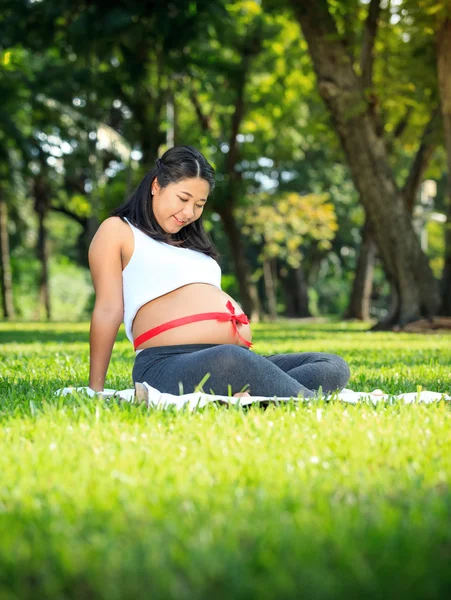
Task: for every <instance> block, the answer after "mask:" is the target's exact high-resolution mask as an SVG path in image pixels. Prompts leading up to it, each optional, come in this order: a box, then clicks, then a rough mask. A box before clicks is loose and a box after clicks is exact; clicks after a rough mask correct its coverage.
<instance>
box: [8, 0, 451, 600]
mask: <svg viewBox="0 0 451 600" xmlns="http://www.w3.org/2000/svg"><path fill="white" fill-rule="evenodd" d="M450 72H451V15H450V7H449V2H447V1H446V0H440V1H434V0H417V1H414V0H371V1H370V2H362V1H360V0H346V1H341V2H340V1H337V0H328V1H326V0H305V1H300V0H299V1H295V0H291V1H289V0H287V1H286V2H282V1H277V0H267V1H266V2H257V1H243V2H240V1H238V2H224V1H222V0H197V1H196V0H183V1H182V0H172V1H169V2H158V1H155V0H153V1H147V0H146V1H143V0H135V1H133V0H127V1H123V2H120V1H118V0H110V1H109V2H103V1H101V0H83V1H82V0H60V1H58V2H56V1H55V0H0V225H1V226H0V241H1V277H2V285H1V290H2V309H3V318H1V317H0V319H1V320H0V599H1V600H17V599H18V598H20V599H21V600H26V599H30V600H35V599H36V598H45V599H47V600H69V599H77V600H78V599H82V600H86V599H90V598H95V599H100V600H122V599H124V598H143V599H145V600H147V599H148V598H152V599H153V600H160V599H161V600H188V599H189V600H204V599H205V600H210V599H211V598H216V599H218V600H222V599H224V600H228V599H229V598H233V600H241V599H243V600H248V599H249V598H258V600H272V599H273V598H284V599H293V600H294V599H297V598H299V597H305V598H315V600H316V599H321V600H329V599H330V600H341V599H343V600H348V599H349V598H365V599H369V600H373V599H374V600H380V598H387V599H388V598H390V599H391V598H393V599H394V600H400V599H406V600H424V599H425V598H427V599H429V600H435V599H437V600H442V599H443V598H449V597H450V595H451V570H450V568H449V562H450V557H451V528H450V527H449V523H450V519H451V436H450V435H449V431H450V424H451V411H450V403H449V400H446V399H445V398H444V397H442V399H441V400H440V401H437V402H433V403H431V404H425V403H421V402H413V403H412V404H405V403H404V402H403V400H402V399H399V398H397V396H398V395H399V394H401V393H402V392H420V391H421V389H423V390H432V391H434V392H438V394H443V395H444V394H450V392H451V370H450V364H451V344H450V343H449V342H450V334H449V331H444V330H443V329H432V327H434V328H435V326H443V325H444V324H446V322H447V319H449V316H450V303H449V299H450V294H449V292H450V273H451V269H450V260H449V258H450V249H451V238H450V229H449V223H450V216H449V215H450V198H451V193H450V185H451V184H450V178H449V173H450V172H451V165H450V157H451V89H450V86H451V78H450V76H449V74H450ZM173 144H192V145H194V146H196V147H198V148H199V149H200V150H201V151H202V152H203V153H204V154H205V156H206V157H207V159H209V160H210V161H211V162H212V163H213V164H214V166H215V168H216V172H217V180H218V185H217V188H216V189H215V192H214V194H213V196H212V197H211V198H210V199H209V201H208V203H207V206H208V210H206V214H205V222H206V227H207V229H208V230H209V233H210V235H211V236H212V238H213V240H214V242H215V244H216V245H217V246H218V248H219V251H220V253H221V266H222V268H223V282H222V283H223V287H224V289H225V290H226V291H228V292H229V293H231V294H232V295H233V296H234V297H235V298H237V299H238V300H239V301H240V302H241V303H242V305H243V308H245V309H246V312H247V313H248V314H250V315H252V320H253V333H254V337H253V341H254V342H255V346H254V350H255V352H257V353H259V354H274V353H284V352H304V351H307V352H309V351H323V352H332V353H336V354H339V355H340V356H342V357H343V358H344V359H345V360H346V361H347V362H348V364H349V365H350V369H351V379H350V381H349V383H348V384H347V387H348V388H351V389H352V390H363V391H366V392H370V391H372V390H374V389H375V388H380V389H382V390H383V391H384V392H386V393H387V394H388V395H389V397H388V398H385V399H384V400H383V401H380V402H378V403H375V402H374V398H373V399H370V398H367V399H363V400H362V401H360V402H359V403H358V404H357V405H351V404H346V403H344V402H342V401H340V400H339V399H338V398H337V397H336V396H333V397H332V398H329V399H327V400H326V399H324V398H321V397H320V398H318V399H315V400H314V401H311V402H302V401H301V400H294V401H290V402H287V403H280V404H279V405H276V404H272V405H270V406H269V407H268V408H266V410H264V409H263V408H262V407H259V406H258V405H255V406H252V407H251V408H249V409H248V410H244V409H241V408H240V407H237V408H229V409H227V408H225V407H223V406H221V407H219V406H217V405H216V404H211V405H209V406H207V407H206V408H205V409H202V410H195V411H193V412H189V411H181V412H175V411H171V410H159V409H157V408H153V407H147V406H145V405H144V404H140V405H138V404H136V403H126V402H119V401H117V400H116V399H110V400H109V401H106V400H104V399H103V398H99V397H94V398H89V397H87V396H85V395H83V394H81V393H80V394H77V393H72V394H70V395H68V396H59V395H56V394H55V391H56V390H57V389H58V388H62V387H64V386H86V385H87V383H88V373H89V344H88V337H89V316H90V310H91V308H92V305H93V302H94V297H93V293H92V285H91V282H90V277H89V271H88V267H87V250H88V246H89V243H90V240H91V238H92V236H93V234H94V233H95V231H96V229H97V227H98V225H99V223H100V222H101V221H102V220H103V219H104V218H106V217H107V216H108V214H109V212H110V211H111V210H112V209H113V208H114V207H116V206H117V205H118V204H120V203H121V202H122V201H123V200H124V199H125V198H126V197H127V196H128V195H129V194H130V192H131V191H132V190H133V188H134V186H135V185H136V184H137V182H138V181H139V180H140V178H141V177H142V176H143V175H144V173H145V172H146V171H147V170H148V169H149V168H150V167H151V166H153V164H154V160H155V159H156V157H157V156H158V155H161V154H162V152H164V150H165V149H166V148H168V147H170V146H172V145H173ZM447 224H448V225H447ZM446 226H447V227H448V228H447V229H446ZM309 315H311V316H312V317H314V318H308V317H309ZM430 316H433V318H434V320H433V322H431V321H428V320H427V319H424V317H430ZM420 324H422V326H421V327H420ZM424 326H425V327H426V329H425V328H424ZM409 328H410V329H412V328H414V329H415V330H416V331H415V332H412V331H407V330H408V329H409ZM375 329H380V331H375ZM400 329H403V331H400ZM387 330H388V331H387ZM133 357H134V352H133V348H132V346H131V344H130V343H129V341H128V340H127V339H126V338H125V335H124V333H123V331H120V332H119V335H118V337H117V340H116V343H115V347H114V351H113V355H112V360H111V363H110V369H109V371H108V375H107V381H106V386H107V387H111V388H115V389H123V388H127V387H130V386H131V367H132V364H133Z"/></svg>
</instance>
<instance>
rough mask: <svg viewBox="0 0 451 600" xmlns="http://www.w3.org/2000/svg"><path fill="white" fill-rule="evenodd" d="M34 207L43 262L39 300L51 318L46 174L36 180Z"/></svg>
mask: <svg viewBox="0 0 451 600" xmlns="http://www.w3.org/2000/svg"><path fill="white" fill-rule="evenodd" d="M33 193H34V208H35V211H36V214H37V215H38V240H37V245H36V256H37V258H38V260H39V262H40V263H41V272H40V274H39V302H40V305H41V306H43V307H44V310H45V315H46V317H47V319H48V320H50V319H51V316H52V315H51V310H50V286H49V250H48V236H47V228H46V223H45V222H46V219H47V215H48V212H49V209H50V195H49V190H48V187H47V182H46V180H45V177H44V175H42V174H41V175H38V176H37V177H36V178H35V180H34V185H33Z"/></svg>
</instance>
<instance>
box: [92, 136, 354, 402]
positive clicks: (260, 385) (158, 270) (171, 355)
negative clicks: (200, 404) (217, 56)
mask: <svg viewBox="0 0 451 600" xmlns="http://www.w3.org/2000/svg"><path fill="white" fill-rule="evenodd" d="M213 188H214V171H213V168H212V167H211V165H210V164H209V163H208V162H207V160H206V159H205V158H204V156H203V155H202V154H201V153H200V152H198V151H197V150H196V149H195V148H192V147H191V146H176V147H174V148H171V149H170V150H168V151H167V152H166V153H165V154H164V155H163V156H162V157H161V159H157V160H156V164H155V167H154V168H153V169H151V170H150V171H149V172H148V173H147V175H146V176H145V177H144V179H143V180H142V181H141V183H140V184H139V186H138V188H137V189H136V190H135V192H134V193H133V195H132V196H131V197H130V199H129V200H128V201H127V202H125V203H124V204H123V205H122V206H120V207H119V208H117V209H116V210H115V211H113V213H112V216H111V217H109V218H108V219H106V220H105V221H104V222H103V223H102V224H101V226H100V227H99V229H98V231H97V233H96V235H95V236H94V238H93V240H92V243H91V246H90V249H89V265H90V269H91V276H92V280H93V284H94V289H95V294H96V300H95V306H94V310H93V313H92V319H91V329H90V374H89V386H90V387H91V388H92V389H93V390H95V391H101V390H103V388H104V383H105V377H106V373H107V370H108V364H109V362H110V358H111V352H112V348H113V344H114V341H115V339H116V334H117V331H118V329H119V326H120V324H121V322H122V320H123V321H124V324H125V331H126V334H127V337H128V338H129V340H130V341H131V343H132V344H133V345H134V348H135V351H136V358H135V363H134V366H133V372H132V375H133V381H134V382H135V383H137V382H140V383H143V382H147V383H148V384H149V385H151V386H152V387H154V388H157V389H158V390H160V391H161V392H166V393H170V394H180V393H190V392H193V391H194V389H195V388H196V386H198V385H199V383H200V382H201V381H202V380H204V378H205V375H206V374H210V375H209V377H208V379H207V381H206V383H205V384H204V386H203V390H204V391H205V392H210V393H215V394H218V395H228V394H229V393H230V392H231V393H232V394H234V395H239V394H240V393H242V392H243V390H246V392H249V393H250V394H252V395H256V396H279V397H283V396H285V397H286V396H293V397H297V396H299V395H301V396H304V397H306V398H309V397H312V396H314V395H315V391H316V390H318V388H319V387H320V386H321V387H322V389H323V391H324V392H331V391H333V390H338V389H341V388H343V387H344V386H345V385H346V383H347V381H348V379H349V368H348V365H347V364H346V362H345V361H344V360H343V359H342V358H340V357H339V356H335V355H333V354H325V353H318V352H313V353H312V352H301V353H292V354H275V355H272V356H259V355H257V354H255V353H254V352H253V351H252V350H251V346H252V343H251V328H250V325H249V320H248V318H247V316H246V315H245V314H244V313H243V311H242V310H241V308H240V306H239V305H238V304H237V303H236V302H235V301H234V300H233V298H231V297H230V296H229V295H228V294H226V293H225V292H224V291H222V290H221V269H220V267H219V265H218V263H217V262H216V252H215V249H214V247H213V245H212V243H211V241H210V240H209V238H208V236H207V234H206V232H205V230H204V228H203V225H202V213H203V210H204V207H205V204H206V203H207V201H208V196H209V195H210V194H211V192H212V191H213Z"/></svg>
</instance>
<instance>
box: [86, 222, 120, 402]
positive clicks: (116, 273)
mask: <svg viewBox="0 0 451 600" xmlns="http://www.w3.org/2000/svg"><path fill="white" fill-rule="evenodd" d="M123 231H124V229H123V223H122V221H121V220H120V219H119V217H110V218H109V219H106V220H105V221H104V222H103V223H102V224H101V225H100V227H99V229H98V230H97V233H96V234H95V236H94V238H93V240H92V242H91V245H90V247H89V255H88V256H89V268H90V269H91V277H92V282H93V284H94V290H95V294H96V300H95V305H94V310H93V312H92V317H91V328H90V332H89V350H90V352H89V355H90V362H89V387H90V388H91V389H93V390H95V391H96V392H98V391H101V390H103V389H104V385H105V378H106V374H107V371H108V365H109V363H110V359H111V352H112V350H113V346H114V342H115V340H116V335H117V332H118V329H119V327H120V325H121V322H122V319H123V316H124V301H123V295H122V261H121V247H122V234H123Z"/></svg>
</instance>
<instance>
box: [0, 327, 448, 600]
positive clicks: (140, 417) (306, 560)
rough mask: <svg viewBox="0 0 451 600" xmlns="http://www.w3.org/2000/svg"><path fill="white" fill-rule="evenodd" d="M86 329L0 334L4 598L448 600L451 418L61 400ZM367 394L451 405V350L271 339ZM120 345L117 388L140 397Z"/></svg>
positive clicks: (265, 345)
mask: <svg viewBox="0 0 451 600" xmlns="http://www.w3.org/2000/svg"><path fill="white" fill-rule="evenodd" d="M87 339H88V325H87V324H86V323H82V324H53V325H52V324H34V323H28V324H19V325H12V324H11V325H7V324H4V323H0V364H1V372H0V421H1V424H0V435H1V440H2V451H1V452H0V598H1V599H2V600H3V599H8V600H9V599H11V600H12V599H13V598H14V599H17V598H21V599H22V598H33V599H34V598H46V599H47V598H49V599H65V598H83V599H84V598H96V599H97V598H101V599H108V600H109V599H116V598H117V599H124V598H152V599H154V598H157V599H160V598H161V599H167V598H176V599H182V598H183V599H185V598H186V599H192V598H202V599H204V598H208V599H209V598H233V599H235V598H239V599H241V598H243V599H245V598H259V599H260V598H263V599H266V598H268V599H269V598H300V597H308V598H315V599H316V598H327V599H328V598H331V599H335V598H340V599H341V598H350V597H362V598H363V597H364V598H381V597H388V598H418V599H420V598H445V597H447V596H448V595H449V593H450V591H451V570H450V569H449V561H450V558H451V528H450V527H449V522H450V517H451V492H450V490H451V486H450V484H451V435H450V426H451V411H450V408H451V407H450V406H449V405H448V403H446V402H440V403H438V404H436V405H430V406H429V405H428V406H426V405H409V406H405V405H402V404H395V405H392V406H386V405H379V406H377V407H373V406H372V405H369V404H361V405H358V406H349V405H344V404H341V403H339V402H332V403H329V404H324V403H322V402H316V403H313V404H308V405H300V406H299V405H296V404H294V403H293V404H290V405H287V406H281V407H273V406H270V407H269V408H268V409H267V410H265V411H263V410H262V409H259V408H257V407H252V408H251V409H249V410H247V411H243V410H240V409H230V410H227V409H225V408H222V407H221V408H219V407H215V406H209V407H207V408H206V409H203V410H202V411H198V412H195V413H189V412H182V413H173V412H161V411H150V412H149V411H148V410H147V409H146V408H144V407H142V406H141V407H138V406H130V405H128V404H121V405H119V404H117V403H115V402H110V403H108V402H102V401H100V400H88V399H86V398H84V397H82V396H73V397H63V398H61V397H59V398H58V397H56V396H54V394H53V392H54V391H55V389H57V388H59V387H62V386H65V385H86V384H87V376H88V346H87ZM254 341H255V351H256V352H258V353H261V354H270V353H271V354H272V353H277V352H291V351H293V352H296V351H304V350H305V351H311V350H314V351H326V352H335V353H338V354H340V355H342V356H343V357H344V358H345V359H347V360H348V362H349V364H350V367H351V372H352V378H351V380H350V382H349V384H348V387H349V388H351V389H354V390H360V389H363V390H368V391H370V390H372V389H374V388H382V389H383V390H384V391H387V392H390V393H401V392H403V391H415V390H416V388H417V385H422V386H423V389H429V390H433V391H439V392H447V393H450V391H451V379H450V372H451V369H450V365H451V343H450V342H451V336H449V335H441V334H434V335H407V334H401V335H400V334H389V333H367V332H366V331H365V326H362V325H361V324H357V323H355V324H354V323H353V324H346V323H336V322H334V323H320V324H318V323H316V324H305V323H292V322H284V323H278V324H274V325H273V324H258V325H255V326H254ZM132 362H133V350H132V348H131V345H130V343H129V342H128V341H127V340H126V339H125V337H124V335H123V333H121V334H120V336H119V339H118V341H117V343H116V345H115V349H114V355H113V361H112V365H111V370H110V373H109V376H108V380H107V382H106V386H107V387H116V388H125V387H130V386H131V367H132Z"/></svg>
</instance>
